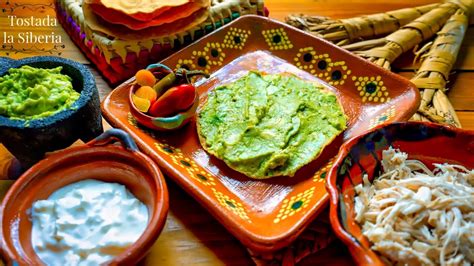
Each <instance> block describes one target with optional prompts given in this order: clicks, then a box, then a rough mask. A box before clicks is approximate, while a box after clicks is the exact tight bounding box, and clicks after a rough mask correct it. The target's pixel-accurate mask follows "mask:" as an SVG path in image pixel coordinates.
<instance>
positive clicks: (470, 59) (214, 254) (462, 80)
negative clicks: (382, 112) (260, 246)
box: [0, 0, 474, 265]
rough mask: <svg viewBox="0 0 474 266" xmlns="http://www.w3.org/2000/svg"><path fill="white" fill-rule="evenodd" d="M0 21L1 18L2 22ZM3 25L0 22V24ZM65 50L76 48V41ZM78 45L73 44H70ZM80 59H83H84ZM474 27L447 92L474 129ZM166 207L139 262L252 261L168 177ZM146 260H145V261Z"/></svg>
mask: <svg viewBox="0 0 474 266" xmlns="http://www.w3.org/2000/svg"><path fill="white" fill-rule="evenodd" d="M433 2H436V1H429V0H421V1H411V0H398V1H393V0H386V1H381V0H267V1H266V3H265V4H266V6H267V7H268V9H269V10H270V17H271V18H275V19H278V20H284V18H285V16H286V15H288V14H291V13H305V14H308V15H321V16H328V17H331V18H345V17H353V16H357V15H362V14H370V13H377V12H383V11H389V10H393V9H399V8H404V7H411V6H418V5H424V4H428V3H433ZM0 24H1V23H0ZM2 28H3V27H2ZM70 47H72V48H70V49H72V50H70V51H66V52H68V53H69V54H75V53H79V51H78V50H77V49H76V48H75V47H74V46H70ZM74 49H76V50H74ZM83 60H84V59H83ZM395 68H396V69H395V70H396V71H397V72H400V73H401V75H403V76H406V77H408V78H409V77H411V76H412V75H413V68H412V67H411V66H410V65H408V64H406V62H404V61H403V60H401V61H400V62H399V63H396V64H395ZM91 70H92V71H93V73H94V74H95V76H96V81H97V84H98V88H99V90H100V94H101V98H103V97H104V96H105V95H107V94H108V93H109V92H110V91H111V88H110V87H109V86H108V85H107V84H106V83H105V81H104V80H103V79H102V77H101V76H100V75H99V74H98V73H97V71H95V70H94V68H91ZM473 84H474V27H471V28H470V29H469V30H468V32H467V34H466V38H465V41H464V44H463V47H462V49H461V55H460V56H459V60H458V62H457V64H456V66H455V73H454V74H453V75H452V77H451V82H450V84H449V87H450V88H451V89H450V92H449V94H448V96H449V98H450V99H451V101H452V103H453V105H454V108H455V109H456V111H457V114H458V116H459V118H460V120H461V123H462V125H463V127H464V128H467V129H474V93H473V92H474V88H473ZM168 187H169V190H170V211H169V215H168V219H167V222H166V226H165V228H164V230H163V233H162V234H161V236H160V237H159V239H158V240H157V242H156V243H155V245H154V246H153V252H152V255H150V256H148V257H146V258H145V260H144V261H143V264H149V263H152V264H153V265H189V264H192V265H249V264H250V265H251V264H252V260H251V259H250V257H249V255H248V253H247V251H246V250H245V248H244V247H243V246H242V245H241V244H240V243H239V242H238V241H237V240H236V239H235V238H234V237H233V236H232V235H231V234H230V233H228V232H227V231H226V229H225V228H224V227H223V226H221V225H220V224H219V223H218V222H217V221H216V220H214V218H213V217H212V216H211V215H210V214H209V213H208V212H207V211H206V210H205V209H204V208H202V207H201V206H200V205H199V204H198V203H196V202H195V201H194V200H193V199H192V198H191V197H190V196H188V195H187V194H186V193H185V192H184V191H183V190H182V189H180V188H179V187H177V185H175V184H174V183H173V182H172V181H170V180H169V179H168ZM147 262H148V263H147ZM301 264H302V265H314V264H318V265H350V264H352V260H351V259H350V256H349V254H348V252H347V250H346V249H345V247H344V246H343V245H342V244H341V243H339V242H336V243H334V244H332V245H331V246H330V247H329V248H327V249H326V250H325V251H322V252H321V253H320V254H315V255H312V256H310V257H308V258H306V259H304V260H303V261H302V263H301Z"/></svg>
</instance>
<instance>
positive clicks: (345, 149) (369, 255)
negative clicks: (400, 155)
mask: <svg viewBox="0 0 474 266" xmlns="http://www.w3.org/2000/svg"><path fill="white" fill-rule="evenodd" d="M403 125H407V126H410V127H423V126H424V127H428V128H431V129H434V130H443V131H448V132H453V133H456V134H462V135H471V136H474V130H466V129H462V128H457V127H454V126H449V125H442V124H437V123H432V122H420V121H408V122H395V123H383V124H381V125H378V126H377V127H374V128H372V129H370V130H367V131H365V132H364V133H363V134H361V135H358V136H355V137H353V138H351V139H349V140H348V141H346V142H345V143H344V144H343V145H342V146H341V148H340V150H339V153H338V155H337V159H336V160H335V162H334V164H333V166H332V167H331V169H330V171H329V173H328V179H327V182H326V190H327V192H328V194H329V205H330V206H329V207H330V212H329V218H330V222H331V227H332V229H333V231H334V233H335V234H336V236H337V237H338V238H339V239H340V240H341V241H342V242H343V243H344V244H345V245H346V246H347V247H348V249H349V251H350V253H351V255H352V257H353V259H355V260H356V262H357V263H359V264H364V263H370V264H371V265H384V264H383V262H382V261H381V260H380V258H379V256H378V255H377V254H376V253H375V252H372V251H371V250H370V249H366V248H365V247H363V246H362V245H361V244H360V243H359V241H358V240H356V239H355V238H354V237H353V235H352V234H351V233H350V232H348V231H346V230H345V229H344V228H343V227H342V225H341V221H340V220H339V215H338V205H339V197H340V193H339V190H338V188H337V185H336V181H337V170H338V169H339V167H340V166H341V164H342V163H343V161H344V159H345V158H346V157H347V155H348V154H349V152H350V151H351V150H352V148H353V147H354V146H355V145H356V144H357V143H359V141H361V140H362V139H364V138H365V137H366V136H367V135H370V134H372V133H374V132H376V131H380V130H383V129H386V128H392V127H400V126H403Z"/></svg>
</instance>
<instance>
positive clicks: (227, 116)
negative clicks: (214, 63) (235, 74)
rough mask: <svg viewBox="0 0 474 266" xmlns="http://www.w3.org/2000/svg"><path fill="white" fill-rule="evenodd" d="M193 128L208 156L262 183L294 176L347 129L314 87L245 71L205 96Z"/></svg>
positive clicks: (329, 98)
mask: <svg viewBox="0 0 474 266" xmlns="http://www.w3.org/2000/svg"><path fill="white" fill-rule="evenodd" d="M197 127H198V134H199V138H200V141H201V144H202V145H203V147H204V148H205V149H206V150H207V151H208V152H209V153H211V154H213V155H214V156H216V157H217V158H220V159H222V160H223V161H224V162H225V163H226V164H227V165H228V166H229V167H231V168H232V169H234V170H236V171H238V172H241V173H243V174H245V175H247V176H248V177H252V178H257V179H263V178H269V177H273V176H293V175H294V174H295V172H296V171H297V170H298V169H300V168H301V167H302V166H304V165H306V164H308V163H309V162H311V161H312V160H314V159H315V158H316V157H317V156H318V155H319V154H320V153H321V151H322V150H323V148H324V147H325V146H326V145H328V144H329V143H330V142H331V141H332V140H333V139H334V138H335V137H336V136H337V135H339V134H340V133H341V132H342V131H343V130H344V129H345V128H346V116H345V114H344V112H343V110H342V108H341V106H340V105H339V103H338V101H337V98H336V96H335V95H334V94H333V93H331V92H329V91H327V90H325V89H324V88H323V87H322V86H321V85H320V84H318V83H314V82H308V81H304V80H301V79H300V78H298V77H296V76H293V75H290V74H284V75H263V74H260V73H257V72H249V73H248V74H247V75H246V76H244V77H242V78H240V79H238V80H236V81H235V82H233V83H231V84H228V85H224V86H220V87H217V88H216V89H214V90H212V91H211V92H210V93H209V95H208V99H207V102H206V103H205V104H204V105H203V107H202V108H201V110H200V111H199V114H198V121H197Z"/></svg>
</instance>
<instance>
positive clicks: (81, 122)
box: [0, 56, 103, 169]
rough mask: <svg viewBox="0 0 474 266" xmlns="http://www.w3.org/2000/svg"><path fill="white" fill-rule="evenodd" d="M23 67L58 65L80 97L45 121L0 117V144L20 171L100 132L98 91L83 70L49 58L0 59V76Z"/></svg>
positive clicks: (100, 118)
mask: <svg viewBox="0 0 474 266" xmlns="http://www.w3.org/2000/svg"><path fill="white" fill-rule="evenodd" d="M23 65H29V66H32V67H37V68H55V67H58V66H62V67H63V69H62V71H61V73H62V74H65V75H68V76H69V77H71V78H72V85H73V88H74V90H75V91H77V92H79V93H80V94H81V95H80V97H79V99H78V100H77V101H76V102H74V103H73V104H72V106H71V108H68V109H66V110H63V111H61V112H58V113H56V114H54V115H51V116H48V117H45V118H41V119H34V120H29V121H28V122H26V123H25V120H18V119H10V118H8V117H4V116H0V142H1V143H3V145H5V147H6V148H7V149H8V150H9V151H10V152H11V153H12V154H13V155H14V156H15V157H16V158H17V159H18V160H19V161H20V163H21V165H22V167H23V168H24V169H26V168H28V167H30V166H31V165H33V164H34V163H36V162H38V161H39V160H40V159H42V158H43V157H44V154H45V153H46V152H50V151H55V150H58V149H63V148H66V147H68V146H70V145H71V144H72V143H74V142H75V141H76V140H78V139H81V140H83V141H84V142H86V141H89V140H91V139H93V138H95V137H97V136H98V135H99V134H100V133H102V132H103V129H102V116H101V112H100V100H99V92H98V90H97V87H96V84H95V79H94V76H92V74H91V72H90V71H89V69H87V67H85V66H84V65H82V64H80V63H77V62H74V61H72V60H68V59H64V58H60V57H53V56H36V57H29V58H26V59H21V60H12V59H9V58H5V57H0V76H4V75H6V74H7V72H8V70H9V69H10V68H19V67H21V66H23Z"/></svg>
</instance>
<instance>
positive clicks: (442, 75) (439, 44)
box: [411, 9, 469, 127]
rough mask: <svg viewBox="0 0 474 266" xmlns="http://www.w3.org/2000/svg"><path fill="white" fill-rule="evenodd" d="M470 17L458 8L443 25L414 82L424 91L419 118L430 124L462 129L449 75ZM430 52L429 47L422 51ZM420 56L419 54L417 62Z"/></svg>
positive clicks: (430, 44)
mask: <svg viewBox="0 0 474 266" xmlns="http://www.w3.org/2000/svg"><path fill="white" fill-rule="evenodd" d="M468 21H469V16H468V14H467V12H466V11H465V10H462V9H458V10H457V11H456V13H455V14H454V15H452V16H451V17H450V18H449V20H448V21H447V22H446V24H445V25H444V26H443V28H442V29H441V31H440V32H438V36H437V37H436V39H435V40H434V41H433V42H432V43H429V44H428V45H427V47H429V51H428V52H426V53H424V54H423V55H421V60H422V63H421V66H420V68H419V69H418V71H417V72H416V74H415V76H414V77H413V78H412V79H411V81H412V82H413V83H414V84H415V85H416V86H417V87H418V88H419V89H420V94H421V104H420V107H419V109H418V112H417V115H415V116H414V117H413V118H412V119H413V120H419V118H420V117H422V118H423V117H424V118H426V119H428V120H430V121H433V122H438V123H446V124H450V125H453V126H456V127H461V123H460V122H459V119H458V117H457V115H456V112H455V111H454V108H453V106H452V105H451V103H450V102H449V100H448V97H447V96H446V94H445V91H446V83H447V82H448V80H449V74H450V72H451V70H452V68H453V65H454V63H455V62H456V58H457V55H458V53H459V50H460V48H461V44H462V41H463V38H464V35H465V34H466V30H467V27H468ZM421 50H422V51H426V50H427V48H426V47H425V48H422V49H421ZM419 56H420V53H418V54H417V57H416V58H415V60H416V59H417V58H418V57H419Z"/></svg>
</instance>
